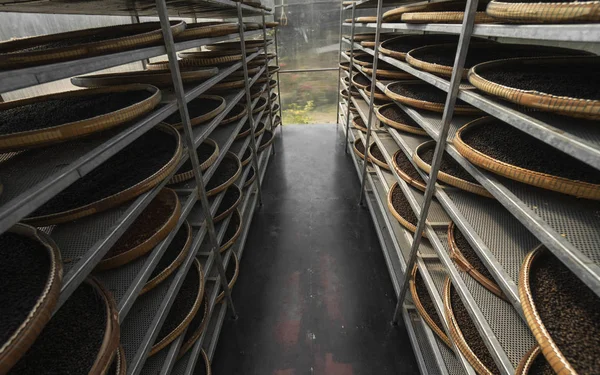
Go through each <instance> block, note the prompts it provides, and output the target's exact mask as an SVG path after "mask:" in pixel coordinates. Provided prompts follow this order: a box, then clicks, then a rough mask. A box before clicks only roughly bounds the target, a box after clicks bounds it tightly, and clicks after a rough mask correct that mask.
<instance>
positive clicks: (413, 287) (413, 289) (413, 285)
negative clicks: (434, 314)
mask: <svg viewBox="0 0 600 375" xmlns="http://www.w3.org/2000/svg"><path fill="white" fill-rule="evenodd" d="M417 272H419V270H418V267H417V265H416V264H415V266H414V267H413V269H412V272H411V273H410V281H409V288H410V295H411V296H412V300H413V303H414V304H415V307H416V309H417V312H418V313H419V315H421V318H423V320H424V321H425V323H427V325H428V326H429V328H431V330H432V331H433V333H435V334H436V336H437V337H438V338H439V339H440V340H442V341H443V342H444V344H446V345H447V346H448V347H449V348H450V349H452V344H451V343H450V339H448V336H447V335H446V332H444V329H443V328H442V327H439V326H438V325H437V324H436V323H435V321H434V320H433V319H432V318H431V315H430V314H429V311H427V310H425V307H424V306H423V303H422V302H421V298H420V297H419V294H418V292H417ZM430 298H431V296H430ZM440 319H443V317H440Z"/></svg>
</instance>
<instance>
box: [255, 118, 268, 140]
mask: <svg viewBox="0 0 600 375" xmlns="http://www.w3.org/2000/svg"><path fill="white" fill-rule="evenodd" d="M265 130H267V127H266V126H265V123H264V122H262V121H261V122H259V123H258V125H256V129H254V138H258V136H259V135H261V134H262V133H264V132H265Z"/></svg>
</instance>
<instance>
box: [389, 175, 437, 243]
mask: <svg viewBox="0 0 600 375" xmlns="http://www.w3.org/2000/svg"><path fill="white" fill-rule="evenodd" d="M395 189H401V188H400V185H398V183H397V182H396V183H394V185H392V187H391V188H390V191H389V192H388V196H387V205H388V210H389V211H390V212H391V213H392V215H393V216H394V217H395V218H396V220H398V222H399V223H400V225H402V226H403V227H404V228H406V229H408V230H409V231H410V232H411V233H415V232H416V231H417V226H416V225H414V224H413V223H411V222H410V221H408V220H406V219H405V218H404V217H402V216H401V215H400V213H398V211H396V208H395V207H394V204H393V203H392V202H393V200H392V196H393V194H394V190H395ZM401 193H402V195H404V192H401ZM415 216H416V215H415ZM422 236H423V237H424V238H427V234H426V233H425V231H423V234H422Z"/></svg>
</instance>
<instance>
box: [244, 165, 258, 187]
mask: <svg viewBox="0 0 600 375" xmlns="http://www.w3.org/2000/svg"><path fill="white" fill-rule="evenodd" d="M250 171H251V172H252V177H250V178H249V179H248V180H246V181H245V182H244V186H243V188H244V189H245V188H247V187H249V186H250V185H252V183H253V182H254V181H255V180H256V170H255V169H254V167H253V166H252V167H250Z"/></svg>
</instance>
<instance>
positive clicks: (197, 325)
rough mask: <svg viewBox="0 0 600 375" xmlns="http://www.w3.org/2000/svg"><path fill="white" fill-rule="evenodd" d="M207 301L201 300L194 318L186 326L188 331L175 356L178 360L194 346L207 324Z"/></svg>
mask: <svg viewBox="0 0 600 375" xmlns="http://www.w3.org/2000/svg"><path fill="white" fill-rule="evenodd" d="M207 297H208V296H207ZM208 299H209V298H203V299H202V302H201V303H200V307H199V308H198V311H197V312H196V315H194V318H193V319H192V321H191V322H190V324H189V325H188V329H187V331H186V332H185V336H184V338H183V340H184V341H183V344H181V348H180V349H179V353H178V354H177V359H178V360H179V359H180V358H181V357H183V355H184V354H185V353H187V352H188V350H190V349H191V348H192V347H193V346H194V344H195V343H196V341H198V339H199V338H200V336H201V335H202V333H203V332H204V329H205V328H206V324H207V323H208V319H206V318H207V317H208V304H209V303H210V301H208Z"/></svg>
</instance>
